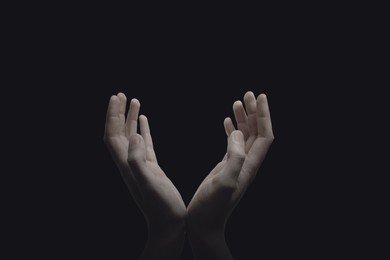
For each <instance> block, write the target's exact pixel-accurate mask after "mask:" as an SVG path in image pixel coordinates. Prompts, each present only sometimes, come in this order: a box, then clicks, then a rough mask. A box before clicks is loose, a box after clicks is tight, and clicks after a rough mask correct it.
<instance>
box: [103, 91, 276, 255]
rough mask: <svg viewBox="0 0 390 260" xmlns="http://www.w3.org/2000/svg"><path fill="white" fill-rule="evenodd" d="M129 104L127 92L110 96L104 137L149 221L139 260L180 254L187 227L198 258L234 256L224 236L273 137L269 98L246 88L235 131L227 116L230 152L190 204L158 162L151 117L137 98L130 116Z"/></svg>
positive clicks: (236, 112) (238, 104)
mask: <svg viewBox="0 0 390 260" xmlns="http://www.w3.org/2000/svg"><path fill="white" fill-rule="evenodd" d="M126 103H127V99H126V96H125V95H124V94H123V93H119V94H118V95H113V96H112V97H111V99H110V102H109V105H108V111H107V117H106V126H105V133H104V140H105V142H106V144H107V147H108V149H109V151H110V153H111V155H112V157H113V159H114V161H115V163H116V164H117V166H118V168H119V170H120V173H121V175H122V177H123V179H124V181H125V183H126V185H127V187H128V188H129V190H130V192H131V194H132V196H133V198H134V200H135V201H136V203H137V205H138V207H139V208H140V209H141V211H142V213H143V215H144V217H145V219H146V221H147V224H148V231H149V235H148V243H147V245H146V247H145V250H144V252H143V255H142V256H141V259H174V258H178V257H179V255H180V252H181V248H182V245H183V241H184V237H185V231H186V229H187V231H188V236H189V239H190V243H191V246H192V248H193V251H194V254H195V257H196V258H199V259H232V256H231V254H230V252H229V250H228V248H227V245H226V243H225V239H224V230H225V224H226V222H227V220H228V218H229V216H230V214H231V212H232V211H233V209H234V208H235V206H236V205H237V204H238V202H239V201H240V199H241V197H242V196H243V194H244V193H245V190H246V189H247V187H248V186H249V184H250V183H251V182H252V180H253V179H254V178H255V176H256V174H257V171H258V169H259V167H260V165H261V162H262V161H263V159H264V157H265V155H266V153H267V151H268V149H269V147H270V145H271V144H272V141H273V139H274V137H273V132H272V124H271V117H270V112H269V108H268V102H267V98H266V96H265V95H264V94H261V95H259V96H258V97H257V98H256V97H255V95H254V94H253V93H252V92H247V93H246V94H245V96H244V103H245V108H244V105H243V103H242V102H241V101H236V102H235V103H234V104H233V111H234V115H235V119H236V122H237V130H236V128H235V126H234V124H233V122H232V120H231V119H230V118H226V119H225V121H224V127H225V131H226V134H227V136H228V145H227V151H226V154H225V156H224V158H223V160H222V161H221V162H220V163H218V164H217V165H216V166H215V168H214V169H213V170H212V171H211V172H210V173H209V175H208V176H207V177H206V178H205V179H204V180H203V182H202V183H201V184H200V186H199V188H198V189H197V191H196V192H195V194H194V196H193V198H192V200H191V202H190V203H189V205H188V207H186V206H185V204H184V202H183V200H182V197H181V195H180V193H179V192H178V190H177V189H176V187H175V186H174V184H173V183H172V182H171V180H170V179H169V178H168V177H167V176H166V175H165V173H164V172H163V171H162V169H161V168H160V167H159V165H158V161H157V158H156V154H155V152H154V149H153V141H152V136H151V133H150V128H149V123H148V119H147V118H146V117H145V116H144V115H141V116H139V110H140V103H139V101H138V100H137V99H132V100H131V102H130V107H129V110H128V113H127V117H126V116H125V112H126ZM138 123H139V128H140V134H138V133H137V126H138ZM186 223H187V228H186Z"/></svg>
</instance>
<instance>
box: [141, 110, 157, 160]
mask: <svg viewBox="0 0 390 260" xmlns="http://www.w3.org/2000/svg"><path fill="white" fill-rule="evenodd" d="M139 123H140V130H141V135H142V137H143V139H144V142H145V147H146V159H147V160H149V161H153V162H157V158H156V154H155V152H154V148H153V140H152V135H151V134H150V128H149V122H148V118H147V117H146V116H144V115H141V116H140V117H139Z"/></svg>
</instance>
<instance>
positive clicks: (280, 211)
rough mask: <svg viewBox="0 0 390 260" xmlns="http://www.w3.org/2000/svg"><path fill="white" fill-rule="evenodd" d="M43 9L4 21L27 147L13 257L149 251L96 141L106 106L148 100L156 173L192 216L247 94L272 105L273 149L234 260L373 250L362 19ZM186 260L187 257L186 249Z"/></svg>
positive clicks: (313, 12) (247, 208)
mask: <svg viewBox="0 0 390 260" xmlns="http://www.w3.org/2000/svg"><path fill="white" fill-rule="evenodd" d="M34 8H38V9H40V8H39V7H37V6H34ZM42 8H43V7H42ZM46 8H51V9H50V12H30V9H29V7H23V8H19V9H18V12H19V13H18V15H19V16H17V17H23V19H17V18H15V17H14V18H13V20H12V18H10V24H11V25H12V26H15V27H14V28H11V27H10V30H9V32H10V37H9V38H8V39H9V43H10V48H9V50H10V51H9V53H8V54H9V55H10V56H11V59H10V60H9V64H8V68H10V69H11V70H10V71H12V72H10V73H9V75H10V76H11V78H12V81H11V83H10V84H9V85H10V88H9V89H10V90H11V93H10V94H9V95H8V97H9V99H10V100H11V102H13V105H12V106H11V109H12V110H17V111H18V116H17V117H13V118H12V119H11V120H9V121H8V122H9V124H10V125H11V126H13V128H11V129H14V130H13V132H14V133H16V135H17V136H20V141H21V143H22V144H23V145H22V146H21V147H23V149H22V151H20V150H19V149H18V148H15V146H12V148H10V149H9V150H8V151H9V153H10V154H11V155H15V157H16V158H18V160H17V162H16V163H14V162H13V168H14V169H15V170H14V171H12V172H11V175H13V177H14V178H15V181H16V182H15V183H16V185H15V187H16V188H13V189H12V191H11V192H10V193H8V194H9V195H10V197H12V198H13V201H14V200H15V201H17V203H10V204H11V205H12V210H11V211H10V212H11V213H15V214H11V218H12V220H13V221H12V224H11V223H10V224H9V228H10V230H11V232H10V238H9V241H11V243H12V244H13V245H16V246H15V248H14V247H12V251H13V253H14V254H15V255H18V254H19V253H23V254H24V253H28V254H30V255H39V256H40V257H42V258H46V257H47V258H50V259H57V258H61V257H65V258H68V259H69V258H74V259H79V258H80V259H81V258H86V259H92V258H96V257H102V258H105V259H136V258H137V256H138V255H139V254H140V253H141V252H142V249H143V246H144V244H145V241H146V239H147V237H146V223H145V221H144V219H143V216H142V214H141V212H140V211H139V210H138V208H137V207H136V205H135V203H134V201H133V199H132V198H131V196H130V194H129V192H128V191H127V189H126V187H125V185H124V183H123V182H122V179H121V177H120V175H119V172H118V170H117V169H116V167H115V165H114V163H113V161H112V160H111V158H110V155H109V154H108V151H107V149H106V147H105V145H104V143H103V140H102V137H103V130H104V120H105V112H106V108H107V104H108V100H109V98H110V96H111V95H112V94H116V93H118V92H123V93H125V94H126V95H127V97H128V98H129V99H130V98H132V97H136V98H138V99H139V100H140V101H141V113H143V114H145V115H147V116H148V117H149V120H150V124H151V130H152V134H153V138H154V142H155V149H156V153H157V156H158V159H159V162H160V165H161V167H162V168H163V170H164V171H165V172H166V174H167V175H168V176H169V178H171V180H172V181H173V183H175V185H176V187H177V188H178V190H179V191H180V192H181V194H182V197H183V199H184V201H185V203H186V204H188V202H189V201H190V199H191V197H192V195H193V193H194V192H195V190H196V188H197V186H198V185H199V184H200V182H201V181H202V179H203V178H204V177H205V176H206V175H207V174H208V173H209V171H210V170H211V169H212V167H213V166H214V165H215V164H216V163H217V162H218V161H219V160H220V159H221V158H222V156H223V154H224V151H225V149H226V137H225V133H224V129H223V124H222V123H223V120H224V118H225V117H226V116H233V113H232V104H233V102H234V101H235V100H239V99H242V98H243V95H244V94H245V92H246V91H248V90H251V91H253V92H254V93H255V94H256V95H258V94H260V93H266V94H267V96H268V99H269V105H270V109H271V116H272V122H273V128H274V134H275V141H274V144H273V145H272V147H271V149H270V151H269V153H268V155H267V157H266V160H265V161H264V163H263V165H262V167H261V169H260V171H259V174H258V176H257V177H256V179H255V181H254V182H253V184H252V185H251V187H250V188H249V190H248V191H247V193H246V194H245V196H244V197H243V199H242V201H241V202H240V204H239V205H238V207H237V208H236V209H235V211H234V213H233V215H232V216H231V218H230V220H229V222H228V226H227V231H226V239H227V242H228V244H229V247H230V249H231V251H232V253H233V255H234V256H235V257H236V259H258V258H264V259H280V258H281V257H285V256H289V257H293V256H297V257H300V258H303V259H313V258H314V259H317V258H319V257H332V258H333V257H334V256H335V255H337V256H340V257H347V256H351V254H355V253H356V255H362V254H365V253H367V252H368V251H369V249H368V247H367V246H366V243H365V240H366V239H367V237H366V234H367V232H368V231H369V229H370V228H369V227H367V226H366V225H365V224H362V223H364V221H365V219H366V216H367V208H366V206H368V204H370V201H369V199H367V197H366V193H367V190H368V189H369V188H370V185H371V184H369V183H367V182H366V183H365V179H364V177H362V175H360V174H357V169H360V170H362V169H365V166H364V163H363V162H362V161H361V160H360V159H359V158H360V157H359V156H360V153H359V149H361V147H362V146H363V141H362V140H361V135H360V133H359V132H360V131H363V130H362V129H363V128H364V127H365V125H366V124H367V121H366V120H367V119H366V118H367V117H366V114H365V113H366V110H365V109H362V108H361V106H362V103H364V100H362V99H361V94H362V93H364V92H365V90H366V89H365V88H364V87H363V89H362V88H359V87H358V86H362V85H364V83H365V81H366V80H367V77H368V76H367V75H366V74H364V73H361V70H360V69H361V65H362V63H364V61H365V59H366V58H367V57H366V55H367V54H366V53H363V52H361V48H362V46H364V45H365V41H364V39H367V37H363V34H364V35H366V33H368V32H367V31H366V28H365V17H364V16H360V17H359V18H356V17H354V15H353V11H351V9H348V8H344V7H342V6H339V7H338V8H330V9H327V8H326V7H324V6H323V7H321V8H319V7H314V6H309V7H308V6H305V8H304V9H301V8H303V7H299V6H294V8H295V9H296V10H298V12H295V9H294V12H291V8H292V6H280V7H277V8H276V9H272V12H269V13H268V12H267V11H266V10H268V9H262V8H260V9H252V12H249V10H251V8H248V10H246V11H242V12H241V11H239V10H236V12H232V11H230V10H228V9H226V10H225V8H224V7H218V8H214V7H213V8H212V7H210V8H206V9H203V8H199V7H195V6H194V7H191V8H187V7H180V8H181V11H180V12H176V11H174V10H176V9H175V8H177V7H175V8H174V7H168V6H164V9H161V8H162V7H156V6H150V7H147V8H142V9H141V8H139V7H132V8H124V7H123V8H124V9H123V10H121V8H120V7H116V8H114V9H107V10H106V9H105V7H104V6H85V7H84V6H79V7H67V6H61V7H57V6H50V7H48V6H45V7H44V8H43V9H46ZM230 8H233V6H230ZM306 8H309V9H310V11H309V12H308V11H305V10H307V9H306ZM43 9H42V10H43ZM166 9H167V10H169V11H167V10H166ZM233 9H234V8H233ZM120 10H121V11H122V12H120ZM299 10H300V12H299ZM15 28H17V29H15ZM13 69H16V70H13ZM8 108H9V107H8ZM15 108H17V109H15ZM19 111H21V112H19ZM356 111H359V112H358V113H357V112H356ZM361 118H365V120H363V122H362V120H361ZM356 128H358V129H359V131H357V130H356ZM363 132H364V131H363ZM21 166H22V167H21ZM21 169H22V170H21ZM20 172H23V174H19V173H20ZM13 242H15V243H13ZM21 248H23V249H21ZM182 259H192V258H191V250H190V247H189V244H188V242H186V244H185V248H184V251H183V255H182Z"/></svg>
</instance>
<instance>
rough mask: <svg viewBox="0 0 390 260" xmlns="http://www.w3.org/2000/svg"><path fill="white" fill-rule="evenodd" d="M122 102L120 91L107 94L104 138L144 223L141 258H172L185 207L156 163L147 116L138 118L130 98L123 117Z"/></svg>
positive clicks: (179, 245) (179, 240) (176, 250)
mask: <svg viewBox="0 0 390 260" xmlns="http://www.w3.org/2000/svg"><path fill="white" fill-rule="evenodd" d="M126 102H127V101H126V96H125V95H124V94H123V93H119V94H118V95H114V96H112V97H111V99H110V102H109V105H108V110H107V117H106V125H105V133H104V141H105V143H106V144H107V147H108V149H109V151H110V153H111V156H112V158H113V159H114V161H115V163H116V164H117V166H118V168H119V170H120V173H121V175H122V177H123V180H124V181H125V183H126V185H127V187H128V189H129V191H130V193H131V194H132V196H133V198H134V200H135V201H136V203H137V205H138V207H139V208H140V210H141V211H142V213H143V215H144V217H145V219H146V222H147V224H148V229H149V238H148V243H147V245H146V248H145V250H144V253H143V255H142V256H141V259H174V258H177V257H178V256H179V254H180V251H181V248H182V244H183V241H184V235H185V217H186V207H185V205H184V202H183V200H182V198H181V195H180V193H179V192H178V191H177V189H176V187H175V186H174V185H173V184H172V182H171V181H170V179H169V178H168V177H167V176H166V175H165V173H164V172H163V171H162V170H161V168H160V166H159V165H158V162H157V158H156V155H155V152H154V149H153V142H152V137H151V134H150V129H149V123H148V119H147V118H146V117H145V116H143V115H141V116H140V117H139V118H138V113H139V109H140V103H139V101H138V100H136V99H132V100H131V102H130V107H129V111H128V114H127V119H125V118H126V117H125V110H126ZM138 120H139V123H140V132H141V135H139V134H138V133H137V124H138Z"/></svg>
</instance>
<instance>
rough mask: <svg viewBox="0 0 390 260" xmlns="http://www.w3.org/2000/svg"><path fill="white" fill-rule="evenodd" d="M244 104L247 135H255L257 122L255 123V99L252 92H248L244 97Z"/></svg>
mask: <svg viewBox="0 0 390 260" xmlns="http://www.w3.org/2000/svg"><path fill="white" fill-rule="evenodd" d="M244 103H245V109H246V113H247V115H248V118H247V122H248V132H249V135H251V136H253V135H257V122H256V112H257V109H256V97H255V95H254V94H253V92H252V91H248V92H246V93H245V95H244Z"/></svg>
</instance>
